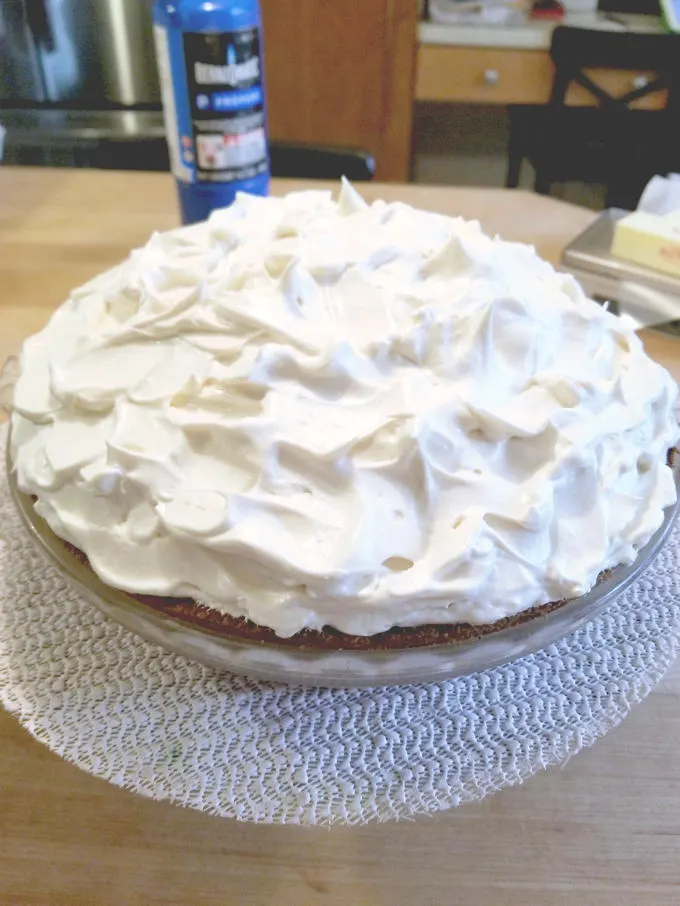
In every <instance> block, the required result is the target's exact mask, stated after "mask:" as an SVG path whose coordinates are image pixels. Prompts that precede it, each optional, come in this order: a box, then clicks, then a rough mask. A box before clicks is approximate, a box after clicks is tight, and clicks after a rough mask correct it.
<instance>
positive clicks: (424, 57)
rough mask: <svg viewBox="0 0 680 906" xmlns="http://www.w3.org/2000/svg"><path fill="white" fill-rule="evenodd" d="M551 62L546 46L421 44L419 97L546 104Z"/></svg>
mask: <svg viewBox="0 0 680 906" xmlns="http://www.w3.org/2000/svg"><path fill="white" fill-rule="evenodd" d="M551 84H552V63H551V61H550V57H549V56H548V54H547V53H546V52H545V51H544V50H498V49H496V48H492V47H488V48H487V47H450V46H445V45H441V44H421V45H420V47H419V49H418V64H417V71H416V100H419V101H452V102H459V103H475V104H542V103H543V102H544V101H546V100H547V99H548V97H549V95H550V86H551Z"/></svg>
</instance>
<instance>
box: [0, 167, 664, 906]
mask: <svg viewBox="0 0 680 906" xmlns="http://www.w3.org/2000/svg"><path fill="white" fill-rule="evenodd" d="M290 186H291V184H286V183H278V184H277V185H276V190H277V191H279V190H284V189H286V188H290ZM365 194H366V196H367V197H374V196H382V197H385V198H390V199H394V198H401V199H403V200H405V201H408V202H411V203H414V204H418V205H421V206H423V207H429V208H432V209H435V210H439V211H443V212H447V213H452V214H454V213H455V214H462V215H464V216H466V217H475V218H478V219H480V220H481V222H482V224H483V226H484V227H485V228H486V229H487V230H488V231H491V232H498V233H500V234H501V235H502V236H504V237H506V238H510V239H518V240H521V241H527V242H533V243H535V244H536V246H537V247H538V249H539V251H540V252H541V253H542V254H543V255H544V256H546V257H547V258H549V259H552V260H553V261H556V260H557V259H558V257H559V253H560V250H561V249H562V247H563V246H564V245H565V244H566V242H567V241H568V240H570V239H571V238H573V236H575V235H576V234H577V233H578V232H580V231H581V230H582V229H583V228H584V226H585V225H586V224H587V223H588V222H589V220H590V219H591V218H592V216H593V215H592V213H590V212H588V211H585V210H582V209H579V208H575V207H573V206H569V205H566V204H563V203H561V202H558V201H555V200H552V199H547V198H542V197H540V196H536V195H530V194H525V193H522V192H511V191H506V190H489V189H469V188H465V189H458V188H455V189H454V188H444V189H441V188H434V187H419V186H395V185H391V186H389V187H388V186H379V185H372V186H371V187H370V188H369V189H367V191H366V192H365ZM176 223H177V209H176V205H175V198H174V191H173V187H172V185H171V180H170V177H169V176H166V175H164V174H141V173H140V174H130V173H125V174H123V173H106V172H95V171H90V172H88V171H68V170H32V169H11V168H4V169H2V168H0V361H2V360H3V359H4V357H5V356H7V355H9V354H11V353H14V352H16V351H17V349H18V347H19V344H20V342H21V340H22V338H23V337H25V336H26V335H27V334H29V333H31V332H32V331H34V330H36V329H37V328H39V327H40V326H41V325H42V324H43V323H44V321H45V320H46V318H47V317H48V315H49V313H50V312H51V311H52V310H53V309H54V308H55V306H57V305H58V304H59V303H60V302H61V301H63V299H64V298H65V297H66V295H67V293H68V291H69V290H70V289H71V288H72V287H73V286H75V285H77V284H79V283H82V282H83V281H85V280H86V279H88V278H89V277H91V276H93V275H94V274H96V273H97V272H98V271H100V270H102V269H103V268H105V267H107V266H109V265H111V264H114V263H115V262H117V261H119V260H120V259H121V258H122V257H123V256H124V255H125V254H126V253H127V251H128V250H129V249H130V248H131V247H134V246H137V245H140V244H142V243H143V242H144V241H145V240H146V239H147V237H148V236H149V234H150V233H151V232H152V231H153V230H154V229H166V228H168V227H171V226H173V225H174V224H176ZM646 342H647V343H648V348H649V350H650V352H651V354H653V355H655V356H656V357H657V358H659V359H660V360H662V361H663V362H664V363H665V364H666V365H667V366H669V367H670V368H671V369H672V370H673V372H674V374H675V376H676V377H677V378H678V379H679V380H680V341H675V340H672V339H671V338H665V337H663V336H662V335H653V334H651V333H650V334H648V335H647V337H646ZM679 751H680V667H679V666H677V665H676V667H675V668H673V669H672V670H671V671H670V674H669V675H668V676H667V677H666V679H665V680H664V681H663V682H662V683H661V684H660V685H659V686H658V688H657V689H655V690H654V692H653V693H652V694H651V695H650V696H649V698H648V699H647V700H646V701H645V702H644V703H643V704H642V705H639V706H638V707H636V708H635V709H634V710H633V712H632V714H631V715H630V716H629V717H628V718H627V720H626V721H625V722H624V723H623V725H622V726H620V727H619V728H618V729H616V730H615V731H613V732H611V733H610V734H608V735H607V736H606V737H605V738H604V739H602V740H601V741H600V742H598V743H597V745H596V746H594V747H593V748H592V749H589V750H588V751H585V752H582V753H581V754H579V755H578V756H576V757H575V758H573V759H572V760H571V761H570V762H569V763H568V764H567V766H566V767H565V768H563V769H561V770H552V771H549V772H547V773H544V774H541V775H539V776H537V777H535V778H533V779H531V780H529V781H527V782H526V783H525V784H524V785H523V786H521V787H517V788H514V789H510V790H505V791H504V792H501V793H498V794H497V795H495V796H491V797H489V798H487V799H486V800H484V801H483V802H481V803H478V804H476V805H468V806H464V807H462V808H459V809H452V810H450V811H447V812H444V813H442V814H439V815H436V816H435V817H433V818H431V819H419V820H416V821H413V822H403V823H400V824H394V823H392V824H384V825H369V826H367V827H355V828H349V827H335V828H333V829H331V830H328V829H316V828H296V827H276V826H273V827H269V826H260V825H239V824H236V823H235V822H231V821H228V820H225V819H220V818H215V817H211V816H209V815H204V814H201V813H198V812H191V811H187V810H183V809H180V808H178V807H174V806H171V805H167V804H165V803H159V802H152V801H148V800H146V799H143V798H141V797H139V796H136V795H134V794H132V793H128V792H125V791H121V790H119V789H116V788H114V787H113V786H110V785H109V784H107V783H106V782H104V781H103V780H99V779H97V778H94V777H91V776H89V775H87V774H85V773H83V772H81V771H80V770H78V769H77V768H75V767H73V766H72V765H69V764H67V763H66V762H64V761H62V760H61V759H59V758H58V757H57V756H56V755H53V754H52V753H51V752H49V751H48V750H47V749H46V748H44V747H43V746H41V745H40V744H39V743H37V742H35V741H34V740H33V739H32V738H31V737H30V736H29V735H28V734H27V733H26V732H25V731H24V730H23V729H21V728H20V727H19V726H18V724H17V723H16V721H15V720H14V719H13V718H12V717H10V716H9V715H8V714H6V713H5V712H0V789H1V790H2V798H1V800H0V904H15V903H17V904H18V903H32V904H53V903H54V904H61V903H69V904H70V903H74V904H75V903H78V904H80V903H83V904H95V906H99V904H109V903H111V904H114V903H115V904H137V903H139V904H153V903H159V904H161V903H162V904H166V903H178V904H199V903H228V904H232V903H234V904H256V906H259V904H274V903H276V904H277V906H287V904H295V906H305V904H316V903H319V904H333V906H335V904H342V906H364V904H366V906H368V904H371V906H373V904H375V906H381V904H388V903H389V904H392V906H401V904H404V906H406V904H408V906H421V904H422V906H435V904H437V906H439V904H446V906H448V904H451V906H453V904H456V906H486V904H492V906H558V904H559V906H562V904H564V906H577V904H578V906H593V904H596V906H609V904H611V906H642V904H645V906H646V904H649V906H665V904H668V906H671V904H672V906H677V904H680V758H679V756H678V752H679Z"/></svg>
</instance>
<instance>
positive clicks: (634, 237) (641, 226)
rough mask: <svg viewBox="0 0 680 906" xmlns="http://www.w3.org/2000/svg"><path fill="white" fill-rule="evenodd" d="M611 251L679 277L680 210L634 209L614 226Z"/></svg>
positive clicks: (621, 256)
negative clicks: (669, 212)
mask: <svg viewBox="0 0 680 906" xmlns="http://www.w3.org/2000/svg"><path fill="white" fill-rule="evenodd" d="M612 255H615V256H616V257H617V258H623V259H625V260H626V261H634V262H635V263H636V264H642V265H643V266H644V267H651V268H653V269H654V270H657V271H663V272H664V273H666V274H672V275H673V276H674V277H680V211H673V213H671V214H650V213H648V212H647V211H633V213H632V214H629V215H628V216H627V217H624V218H623V220H619V221H618V223H617V224H616V227H615V229H614V239H613V242H612Z"/></svg>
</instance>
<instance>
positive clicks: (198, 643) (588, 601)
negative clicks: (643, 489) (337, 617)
mask: <svg viewBox="0 0 680 906" xmlns="http://www.w3.org/2000/svg"><path fill="white" fill-rule="evenodd" d="M674 473H675V483H676V487H678V489H679V491H680V465H678V464H676V466H675V469H674ZM7 474H8V480H9V486H10V490H11V494H12V498H13V500H14V503H15V504H16V507H17V510H18V513H19V516H20V517H21V521H22V523H23V525H24V527H25V528H26V531H27V532H28V534H29V535H30V537H31V539H32V540H33V542H34V543H35V545H36V547H37V548H39V549H40V550H41V551H42V553H43V554H44V555H45V556H46V557H47V559H48V560H49V561H50V562H51V563H52V564H53V566H55V567H56V569H57V570H58V571H59V573H60V574H61V575H62V577H63V578H64V579H65V580H66V581H67V582H69V583H70V584H71V585H72V586H73V587H74V588H75V589H76V590H77V591H78V592H79V593H80V595H81V596H82V597H83V598H85V599H87V600H88V601H90V602H91V603H92V604H94V605H95V606H96V607H97V608H99V610H101V611H102V612H103V613H104V614H105V615H106V616H108V617H110V618H111V619H112V620H115V621H116V622H118V623H120V624H121V625H122V626H124V627H125V628H126V629H128V630H130V631H131V632H135V633H137V634H138V635H140V636H142V637H143V638H145V639H147V640H148V641H150V642H154V643H156V644H157V645H160V646H161V647H163V648H166V649H168V650H170V651H174V652H176V653H177V654H182V655H184V656H186V657H188V658H190V659H192V660H195V661H198V662H200V663H202V664H206V665H208V666H210V667H215V668H217V669H219V670H225V671H231V672H233V673H239V674H245V675H247V676H250V677H252V678H254V679H260V680H269V681H273V682H284V683H294V684H303V685H314V686H335V687H352V686H380V685H396V684H401V683H417V682H433V681H435V680H442V679H448V678H451V677H455V676H461V675H464V674H469V673H475V672H477V671H480V670H485V669H487V668H489V667H494V666H497V665H499V664H504V663H506V662H508V661H511V660H514V659H515V658H519V657H522V656H524V655H526V654H530V653H531V652H533V651H537V650H538V649H539V648H544V647H545V646H546V645H549V644H551V643H552V642H555V641H557V640H558V639H560V638H562V637H563V636H565V635H567V634H568V633H570V632H573V631H574V630H575V629H578V627H579V626H581V625H583V624H584V623H586V622H587V621H588V620H592V619H593V618H594V617H596V616H598V614H600V613H602V611H604V610H605V608H606V607H608V606H609V604H611V603H612V601H614V599H615V598H616V597H617V596H618V595H619V594H621V592H622V591H623V590H624V589H625V588H627V587H628V586H629V585H630V584H631V583H632V582H633V581H634V580H635V579H636V578H637V577H638V576H639V575H640V574H641V573H643V572H644V570H645V569H646V568H647V567H648V566H649V564H650V563H651V562H652V560H653V559H654V557H655V556H656V555H657V553H658V552H659V550H660V549H661V547H662V545H663V543H664V541H665V540H666V538H667V537H668V535H669V533H670V531H671V528H672V525H673V522H674V520H675V518H676V517H677V515H678V511H679V510H680V502H679V503H677V504H676V505H675V506H674V507H669V508H668V509H667V510H666V513H665V516H664V520H663V524H662V525H661V527H660V528H659V530H658V531H657V532H656V534H655V535H654V536H653V537H652V539H651V540H650V541H649V543H648V544H647V545H646V546H645V547H644V548H643V549H642V550H641V551H640V553H639V555H638V557H637V559H636V560H635V562H634V563H633V564H632V565H630V566H625V567H617V568H616V569H614V570H612V571H611V575H610V576H609V577H608V578H606V579H603V580H602V581H600V582H599V583H598V584H597V585H596V586H595V588H594V589H593V590H592V591H591V592H589V593H588V594H586V595H583V596H581V597H579V598H574V599H573V600H571V601H568V602H567V603H566V604H564V605H562V606H560V607H557V608H556V609H554V610H551V611H549V612H547V613H542V612H541V611H540V610H539V611H538V612H537V613H536V615H535V616H533V617H532V618H531V619H529V620H527V621H526V622H523V623H519V624H516V625H512V626H508V627H506V628H502V629H499V630H497V631H492V632H490V633H489V634H487V635H483V636H481V637H479V638H476V639H474V640H467V641H460V642H446V643H443V644H435V645H430V646H427V647H420V648H400V649H388V650H384V649H383V650H377V649H376V650H368V651H354V650H312V649H309V648H306V649H303V648H295V647H290V646H284V645H277V644H275V643H273V644H272V643H269V642H259V641H258V642H253V641H246V640H244V639H241V638H237V637H229V636H227V635H223V634H218V633H216V632H212V631H210V630H206V629H203V628H200V627H198V626H196V625H194V624H190V623H186V622H183V621H180V620H178V619H176V618H174V617H172V616H169V615H167V614H164V613H163V612H162V611H159V610H157V609H155V608H153V607H151V606H149V605H145V604H143V603H142V602H140V601H138V600H137V599H135V598H133V597H132V596H131V595H129V594H126V593H125V592H123V591H119V590H117V589H114V588H111V587H109V586H108V585H105V584H104V583H103V582H101V581H100V580H99V579H98V577H97V576H96V575H95V574H94V573H93V572H92V570H91V569H90V568H89V567H88V566H87V565H85V564H83V563H81V562H80V561H79V560H78V559H77V558H76V557H75V556H74V555H73V554H72V553H70V552H69V550H68V549H67V548H66V547H65V546H64V544H63V542H61V541H60V540H59V539H58V538H57V537H56V536H55V535H54V534H53V533H52V531H51V530H50V529H49V528H48V526H47V524H46V523H45V522H44V521H43V519H42V518H41V517H40V516H38V514H37V513H36V512H35V508H34V506H33V501H32V499H31V497H30V496H28V495H26V494H23V493H22V492H21V491H20V490H19V488H18V486H17V482H16V476H15V473H14V471H13V469H12V467H11V461H10V456H9V444H8V451H7Z"/></svg>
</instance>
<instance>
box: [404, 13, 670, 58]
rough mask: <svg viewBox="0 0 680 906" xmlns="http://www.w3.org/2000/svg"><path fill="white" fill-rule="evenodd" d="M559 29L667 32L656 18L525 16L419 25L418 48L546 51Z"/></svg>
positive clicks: (621, 14) (593, 14) (621, 15)
mask: <svg viewBox="0 0 680 906" xmlns="http://www.w3.org/2000/svg"><path fill="white" fill-rule="evenodd" d="M558 25H570V26H572V27H574V28H594V29H598V30H601V31H631V32H635V33H645V34H650V33H651V34H659V33H662V32H665V31H667V28H666V27H665V25H664V23H663V21H662V20H661V19H660V18H659V17H658V16H637V15H627V14H625V13H616V14H607V13H599V12H590V13H574V12H567V14H566V16H565V17H564V19H562V20H561V21H560V22H548V21H544V20H540V19H530V18H529V17H528V16H526V15H525V14H524V13H521V12H517V13H513V14H512V15H511V16H510V18H509V19H508V20H507V21H506V22H503V23H500V24H498V25H492V24H485V23H480V24H478V25H477V24H475V25H468V24H465V25H463V24H461V25H444V24H442V23H440V22H420V24H419V25H418V43H419V44H448V45H450V46H455V47H504V48H512V49H514V50H547V49H548V48H549V47H550V39H551V36H552V33H553V29H555V28H556V27H557V26H558Z"/></svg>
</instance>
